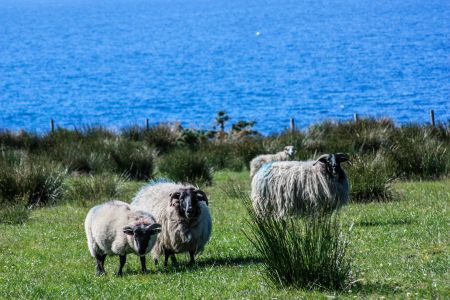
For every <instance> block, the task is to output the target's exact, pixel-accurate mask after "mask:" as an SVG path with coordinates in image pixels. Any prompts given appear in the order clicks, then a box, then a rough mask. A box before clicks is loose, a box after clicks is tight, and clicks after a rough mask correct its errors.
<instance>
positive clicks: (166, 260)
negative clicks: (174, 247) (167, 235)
mask: <svg viewBox="0 0 450 300" xmlns="http://www.w3.org/2000/svg"><path fill="white" fill-rule="evenodd" d="M169 257H170V259H171V260H172V264H173V265H174V266H176V265H177V258H176V257H175V253H173V251H169V250H165V251H164V268H167V264H168V263H169Z"/></svg>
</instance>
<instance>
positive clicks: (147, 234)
mask: <svg viewBox="0 0 450 300" xmlns="http://www.w3.org/2000/svg"><path fill="white" fill-rule="evenodd" d="M123 232H124V233H125V234H127V235H130V236H133V237H134V246H135V250H136V252H137V253H138V254H139V255H145V254H146V253H147V252H148V251H147V248H148V243H149V241H150V239H151V237H152V236H153V235H155V234H157V233H159V232H161V225H160V224H156V223H155V224H149V223H147V222H137V223H136V224H133V225H127V226H125V227H124V228H123ZM148 250H149V249H148Z"/></svg>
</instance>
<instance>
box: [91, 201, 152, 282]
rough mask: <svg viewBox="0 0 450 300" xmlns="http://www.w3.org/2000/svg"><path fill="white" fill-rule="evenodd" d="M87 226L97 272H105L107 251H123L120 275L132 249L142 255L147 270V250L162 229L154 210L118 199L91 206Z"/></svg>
mask: <svg viewBox="0 0 450 300" xmlns="http://www.w3.org/2000/svg"><path fill="white" fill-rule="evenodd" d="M84 228H85V231H86V237H87V241H88V247H89V251H90V253H91V255H92V257H94V258H96V260H97V275H102V274H104V273H105V268H104V263H105V258H106V256H107V255H119V257H120V264H119V270H118V272H117V275H119V276H122V274H123V272H122V269H123V266H124V265H125V262H126V255H127V254H128V253H132V252H134V253H135V254H137V255H139V256H140V260H141V270H142V272H146V271H147V268H146V266H145V254H146V253H148V252H149V251H150V250H151V249H152V248H153V246H154V244H155V242H156V235H157V233H159V232H160V231H161V225H160V224H157V223H156V221H155V218H154V217H153V216H152V215H151V214H150V213H148V212H146V211H142V210H136V209H135V208H133V207H131V206H130V205H129V204H128V203H125V202H122V201H118V200H112V201H109V202H106V203H104V204H100V205H97V206H95V207H93V208H91V209H90V210H89V212H88V214H87V216H86V220H85V222H84Z"/></svg>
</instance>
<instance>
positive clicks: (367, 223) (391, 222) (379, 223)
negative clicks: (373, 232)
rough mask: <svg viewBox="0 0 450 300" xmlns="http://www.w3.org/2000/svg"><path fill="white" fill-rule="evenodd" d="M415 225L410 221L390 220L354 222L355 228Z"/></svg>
mask: <svg viewBox="0 0 450 300" xmlns="http://www.w3.org/2000/svg"><path fill="white" fill-rule="evenodd" d="M414 223H416V221H415V220H411V219H391V220H361V221H358V222H355V226H361V227H372V226H389V225H394V226H395V225H410V224H414Z"/></svg>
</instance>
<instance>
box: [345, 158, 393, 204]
mask: <svg viewBox="0 0 450 300" xmlns="http://www.w3.org/2000/svg"><path fill="white" fill-rule="evenodd" d="M393 167H394V166H393V163H392V162H391V161H389V160H388V159H386V157H385V156H383V155H382V154H381V153H379V154H378V155H376V156H375V155H363V156H355V157H353V158H352V163H351V165H349V166H348V167H346V169H347V174H348V177H349V181H350V201H352V202H374V201H390V200H393V199H394V198H395V197H394V196H395V194H394V192H393V188H392V181H393V180H394V175H393V174H394V171H393Z"/></svg>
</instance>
